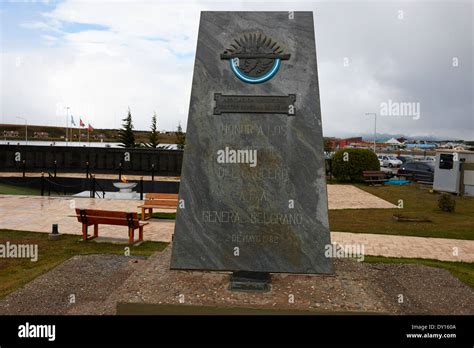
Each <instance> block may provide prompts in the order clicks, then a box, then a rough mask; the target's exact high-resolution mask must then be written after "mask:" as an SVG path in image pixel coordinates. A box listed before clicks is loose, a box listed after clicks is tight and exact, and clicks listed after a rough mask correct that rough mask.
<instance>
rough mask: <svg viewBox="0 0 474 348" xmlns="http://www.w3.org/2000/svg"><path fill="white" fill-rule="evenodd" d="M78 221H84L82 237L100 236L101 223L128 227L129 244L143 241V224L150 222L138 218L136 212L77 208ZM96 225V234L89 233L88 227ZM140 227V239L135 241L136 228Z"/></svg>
mask: <svg viewBox="0 0 474 348" xmlns="http://www.w3.org/2000/svg"><path fill="white" fill-rule="evenodd" d="M76 217H77V221H79V222H80V223H82V239H83V240H91V239H94V238H97V237H98V236H99V225H116V226H127V227H128V242H129V244H133V243H137V242H141V241H143V226H145V225H147V224H148V222H142V221H140V220H138V214H137V213H136V212H135V213H133V212H125V211H110V210H96V209H76ZM92 225H93V226H94V235H93V236H91V237H89V236H88V235H87V228H88V227H89V226H92ZM136 229H138V240H137V241H134V234H135V230H136Z"/></svg>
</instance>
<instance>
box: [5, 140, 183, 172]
mask: <svg viewBox="0 0 474 348" xmlns="http://www.w3.org/2000/svg"><path fill="white" fill-rule="evenodd" d="M125 152H129V153H130V161H129V162H125V161H124V162H123V171H124V174H127V173H128V174H146V175H151V165H152V164H154V165H155V175H156V176H158V175H162V176H179V175H180V174H181V163H182V156H183V151H182V150H162V149H159V150H154V149H143V148H142V149H135V148H134V149H121V148H105V147H73V146H34V145H0V171H22V170H23V164H22V162H15V154H16V153H20V155H21V160H25V161H26V162H25V164H26V171H27V172H41V171H50V172H51V173H52V172H53V171H54V161H56V165H57V169H58V171H59V172H72V173H79V172H84V173H85V172H86V162H89V168H90V169H91V170H93V171H94V173H117V174H118V167H119V164H120V161H122V160H123V159H124V153H125Z"/></svg>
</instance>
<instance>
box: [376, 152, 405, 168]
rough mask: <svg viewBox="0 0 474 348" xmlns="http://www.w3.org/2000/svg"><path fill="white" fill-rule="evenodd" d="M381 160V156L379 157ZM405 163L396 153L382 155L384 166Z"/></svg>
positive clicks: (396, 165) (397, 165)
mask: <svg viewBox="0 0 474 348" xmlns="http://www.w3.org/2000/svg"><path fill="white" fill-rule="evenodd" d="M379 161H380V158H379ZM402 164H403V162H402V161H400V160H399V159H397V157H395V156H394V155H382V166H383V167H389V168H393V167H400V166H401V165H402Z"/></svg>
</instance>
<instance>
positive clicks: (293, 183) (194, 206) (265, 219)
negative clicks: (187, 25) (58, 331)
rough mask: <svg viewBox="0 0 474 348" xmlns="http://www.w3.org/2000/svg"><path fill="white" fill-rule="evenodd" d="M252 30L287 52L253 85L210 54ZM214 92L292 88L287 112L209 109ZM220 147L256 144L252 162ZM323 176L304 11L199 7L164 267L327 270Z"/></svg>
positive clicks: (275, 92)
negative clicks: (229, 157) (291, 110)
mask: <svg viewBox="0 0 474 348" xmlns="http://www.w3.org/2000/svg"><path fill="white" fill-rule="evenodd" d="M252 32H260V33H263V34H264V35H267V36H268V37H271V38H272V39H273V40H275V41H276V42H278V44H279V45H281V47H282V49H283V51H284V52H285V53H286V54H290V55H291V58H290V59H288V60H284V61H282V62H281V66H280V69H279V71H278V73H277V74H276V75H275V76H274V77H273V78H272V79H270V80H269V81H267V82H264V83H261V84H249V83H245V82H243V81H241V80H239V79H238V78H237V77H236V76H235V75H234V72H233V71H232V69H231V67H230V64H229V61H228V60H222V59H221V58H220V54H221V53H222V52H223V51H224V49H226V48H227V47H228V46H229V45H230V44H231V43H232V42H233V40H234V38H237V37H240V36H241V35H243V34H246V33H252ZM215 93H222V94H226V95H245V96H248V95H260V96H265V95H266V96H284V95H291V94H295V95H296V102H295V109H296V110H297V111H296V113H295V115H294V116H288V115H284V114H262V113H260V114H246V113H239V114H221V115H214V114H213V109H214V107H215V101H214V94H215ZM226 148H228V149H230V150H251V151H254V150H256V151H257V162H256V166H252V165H251V164H249V163H218V161H217V158H218V155H217V154H218V151H220V150H225V149H226ZM325 180H326V179H325V168H324V157H323V138H322V131H321V113H320V105H319V87H318V75H317V65H316V49H315V38H314V25H313V14H312V13H311V12H295V13H294V19H290V18H289V14H288V12H202V14H201V22H200V27H199V37H198V46H197V53H196V61H195V67H194V77H193V85H192V94H191V104H190V113H189V118H188V127H187V139H186V148H185V154H184V159H183V168H182V178H181V186H180V199H181V200H182V203H184V208H182V207H181V208H180V209H178V215H177V223H176V228H175V234H174V239H173V253H172V259H171V268H172V269H194V270H227V271H239V270H243V271H254V272H290V273H331V272H332V262H331V260H330V259H329V258H326V257H325V255H324V247H325V245H327V244H329V243H330V237H329V228H328V217H327V192H326V181H325ZM291 201H292V202H293V203H294V207H290V206H291ZM236 251H238V256H237V253H236Z"/></svg>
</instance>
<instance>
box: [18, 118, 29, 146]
mask: <svg viewBox="0 0 474 348" xmlns="http://www.w3.org/2000/svg"><path fill="white" fill-rule="evenodd" d="M16 118H19V119H20V120H23V121H25V145H28V120H27V119H26V118H24V117H20V116H17V117H16Z"/></svg>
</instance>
